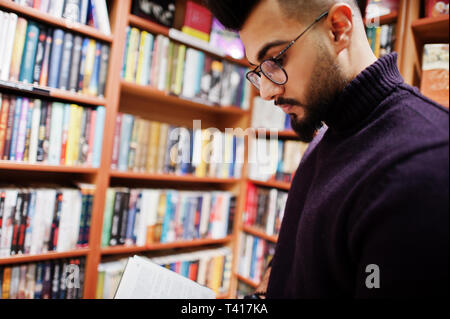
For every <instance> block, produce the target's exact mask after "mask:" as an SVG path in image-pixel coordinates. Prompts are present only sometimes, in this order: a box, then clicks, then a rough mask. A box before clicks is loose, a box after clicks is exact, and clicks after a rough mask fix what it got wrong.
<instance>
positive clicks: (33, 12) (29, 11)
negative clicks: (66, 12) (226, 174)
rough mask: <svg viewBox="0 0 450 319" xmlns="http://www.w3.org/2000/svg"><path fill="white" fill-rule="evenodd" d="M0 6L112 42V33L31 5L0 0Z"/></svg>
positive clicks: (54, 25) (71, 30) (58, 26)
mask: <svg viewBox="0 0 450 319" xmlns="http://www.w3.org/2000/svg"><path fill="white" fill-rule="evenodd" d="M0 8H2V9H6V10H7V11H11V12H15V13H17V14H18V15H21V16H24V17H25V18H29V19H32V20H35V21H38V22H41V23H44V24H47V25H50V26H53V27H57V28H62V29H65V30H66V31H70V32H75V33H80V34H82V35H85V36H88V37H90V38H93V39H95V40H99V41H103V42H107V43H112V41H113V36H112V35H107V34H104V33H103V32H101V31H99V30H97V29H95V28H93V27H90V26H87V25H84V24H81V23H78V22H71V21H70V20H67V19H64V18H56V17H54V16H52V15H50V14H48V13H46V12H42V11H39V10H37V9H34V8H31V7H27V6H23V5H19V4H17V3H14V2H12V1H7V0H0Z"/></svg>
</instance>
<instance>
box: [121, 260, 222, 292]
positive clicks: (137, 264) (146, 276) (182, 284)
mask: <svg viewBox="0 0 450 319" xmlns="http://www.w3.org/2000/svg"><path fill="white" fill-rule="evenodd" d="M114 298H115V299H215V298H216V294H215V292H214V291H212V290H211V289H209V288H207V287H204V286H201V285H200V284H198V283H196V282H194V281H192V280H190V279H187V278H186V277H183V276H181V275H179V274H177V273H175V272H173V271H170V270H168V269H167V268H163V267H161V266H159V265H157V264H155V263H154V262H152V261H151V260H149V259H147V258H143V257H138V256H134V257H131V258H129V260H128V263H127V266H126V267H125V271H124V273H123V275H122V278H121V281H120V284H119V287H118V289H117V291H116V295H115V297H114Z"/></svg>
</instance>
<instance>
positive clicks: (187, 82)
mask: <svg viewBox="0 0 450 319" xmlns="http://www.w3.org/2000/svg"><path fill="white" fill-rule="evenodd" d="M197 54H198V51H197V50H194V49H191V48H188V49H187V50H186V60H185V61H186V63H185V71H184V75H183V90H182V93H181V95H183V96H184V97H187V98H193V97H194V96H195V80H194V79H195V73H196V70H197V65H196V62H197V61H198V59H197Z"/></svg>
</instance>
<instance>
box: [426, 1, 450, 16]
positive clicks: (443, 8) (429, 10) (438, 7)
mask: <svg viewBox="0 0 450 319" xmlns="http://www.w3.org/2000/svg"><path fill="white" fill-rule="evenodd" d="M448 13H449V0H425V16H426V17H430V18H434V17H438V16H440V15H443V14H448Z"/></svg>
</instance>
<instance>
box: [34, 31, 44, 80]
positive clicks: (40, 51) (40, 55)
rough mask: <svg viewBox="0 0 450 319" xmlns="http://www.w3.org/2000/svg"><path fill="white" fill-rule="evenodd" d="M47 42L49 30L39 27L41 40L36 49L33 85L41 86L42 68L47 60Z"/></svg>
mask: <svg viewBox="0 0 450 319" xmlns="http://www.w3.org/2000/svg"><path fill="white" fill-rule="evenodd" d="M46 40H47V28H44V27H42V26H41V27H39V38H38V43H37V48H36V58H35V63H34V69H33V83H34V84H39V80H40V79H41V72H42V66H43V63H44V58H45V43H46Z"/></svg>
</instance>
